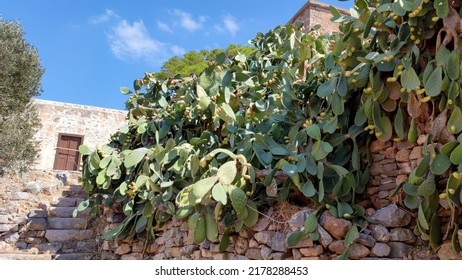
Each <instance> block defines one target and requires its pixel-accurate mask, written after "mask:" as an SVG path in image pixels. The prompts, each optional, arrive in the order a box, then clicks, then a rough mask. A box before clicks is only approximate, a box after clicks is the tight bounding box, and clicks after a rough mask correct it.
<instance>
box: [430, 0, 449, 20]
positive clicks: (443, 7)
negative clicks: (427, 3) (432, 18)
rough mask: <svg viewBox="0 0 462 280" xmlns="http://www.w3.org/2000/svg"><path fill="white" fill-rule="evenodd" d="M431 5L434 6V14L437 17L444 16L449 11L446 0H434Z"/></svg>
mask: <svg viewBox="0 0 462 280" xmlns="http://www.w3.org/2000/svg"><path fill="white" fill-rule="evenodd" d="M433 7H434V8H435V10H436V15H437V16H438V17H439V18H445V17H447V16H448V13H449V4H448V0H435V2H433Z"/></svg>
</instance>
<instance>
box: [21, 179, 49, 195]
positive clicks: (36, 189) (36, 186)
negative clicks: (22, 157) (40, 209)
mask: <svg viewBox="0 0 462 280" xmlns="http://www.w3.org/2000/svg"><path fill="white" fill-rule="evenodd" d="M47 188H48V189H50V188H51V186H50V185H48V184H46V183H42V182H35V181H34V182H29V183H27V184H26V185H25V186H24V191H26V192H29V193H31V194H39V193H40V192H42V190H44V189H47ZM48 193H50V192H49V191H48Z"/></svg>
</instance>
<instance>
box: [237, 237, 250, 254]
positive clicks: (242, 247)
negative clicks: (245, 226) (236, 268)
mask: <svg viewBox="0 0 462 280" xmlns="http://www.w3.org/2000/svg"><path fill="white" fill-rule="evenodd" d="M234 249H235V250H236V254H239V255H244V254H245V252H246V251H247V249H249V242H248V241H247V239H245V238H242V237H241V236H239V237H238V238H237V240H236V242H235V243H234Z"/></svg>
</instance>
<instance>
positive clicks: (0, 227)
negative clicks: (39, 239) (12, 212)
mask: <svg viewBox="0 0 462 280" xmlns="http://www.w3.org/2000/svg"><path fill="white" fill-rule="evenodd" d="M10 230H11V231H17V230H18V225H14V224H0V232H7V231H10Z"/></svg>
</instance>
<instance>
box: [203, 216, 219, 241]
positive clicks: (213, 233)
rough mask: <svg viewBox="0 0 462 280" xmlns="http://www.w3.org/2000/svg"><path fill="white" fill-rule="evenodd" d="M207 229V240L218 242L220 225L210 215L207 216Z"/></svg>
mask: <svg viewBox="0 0 462 280" xmlns="http://www.w3.org/2000/svg"><path fill="white" fill-rule="evenodd" d="M205 228H206V236H207V239H208V240H210V241H215V240H217V237H218V225H217V222H216V221H215V219H214V218H213V217H212V215H211V214H210V213H207V214H205Z"/></svg>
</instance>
